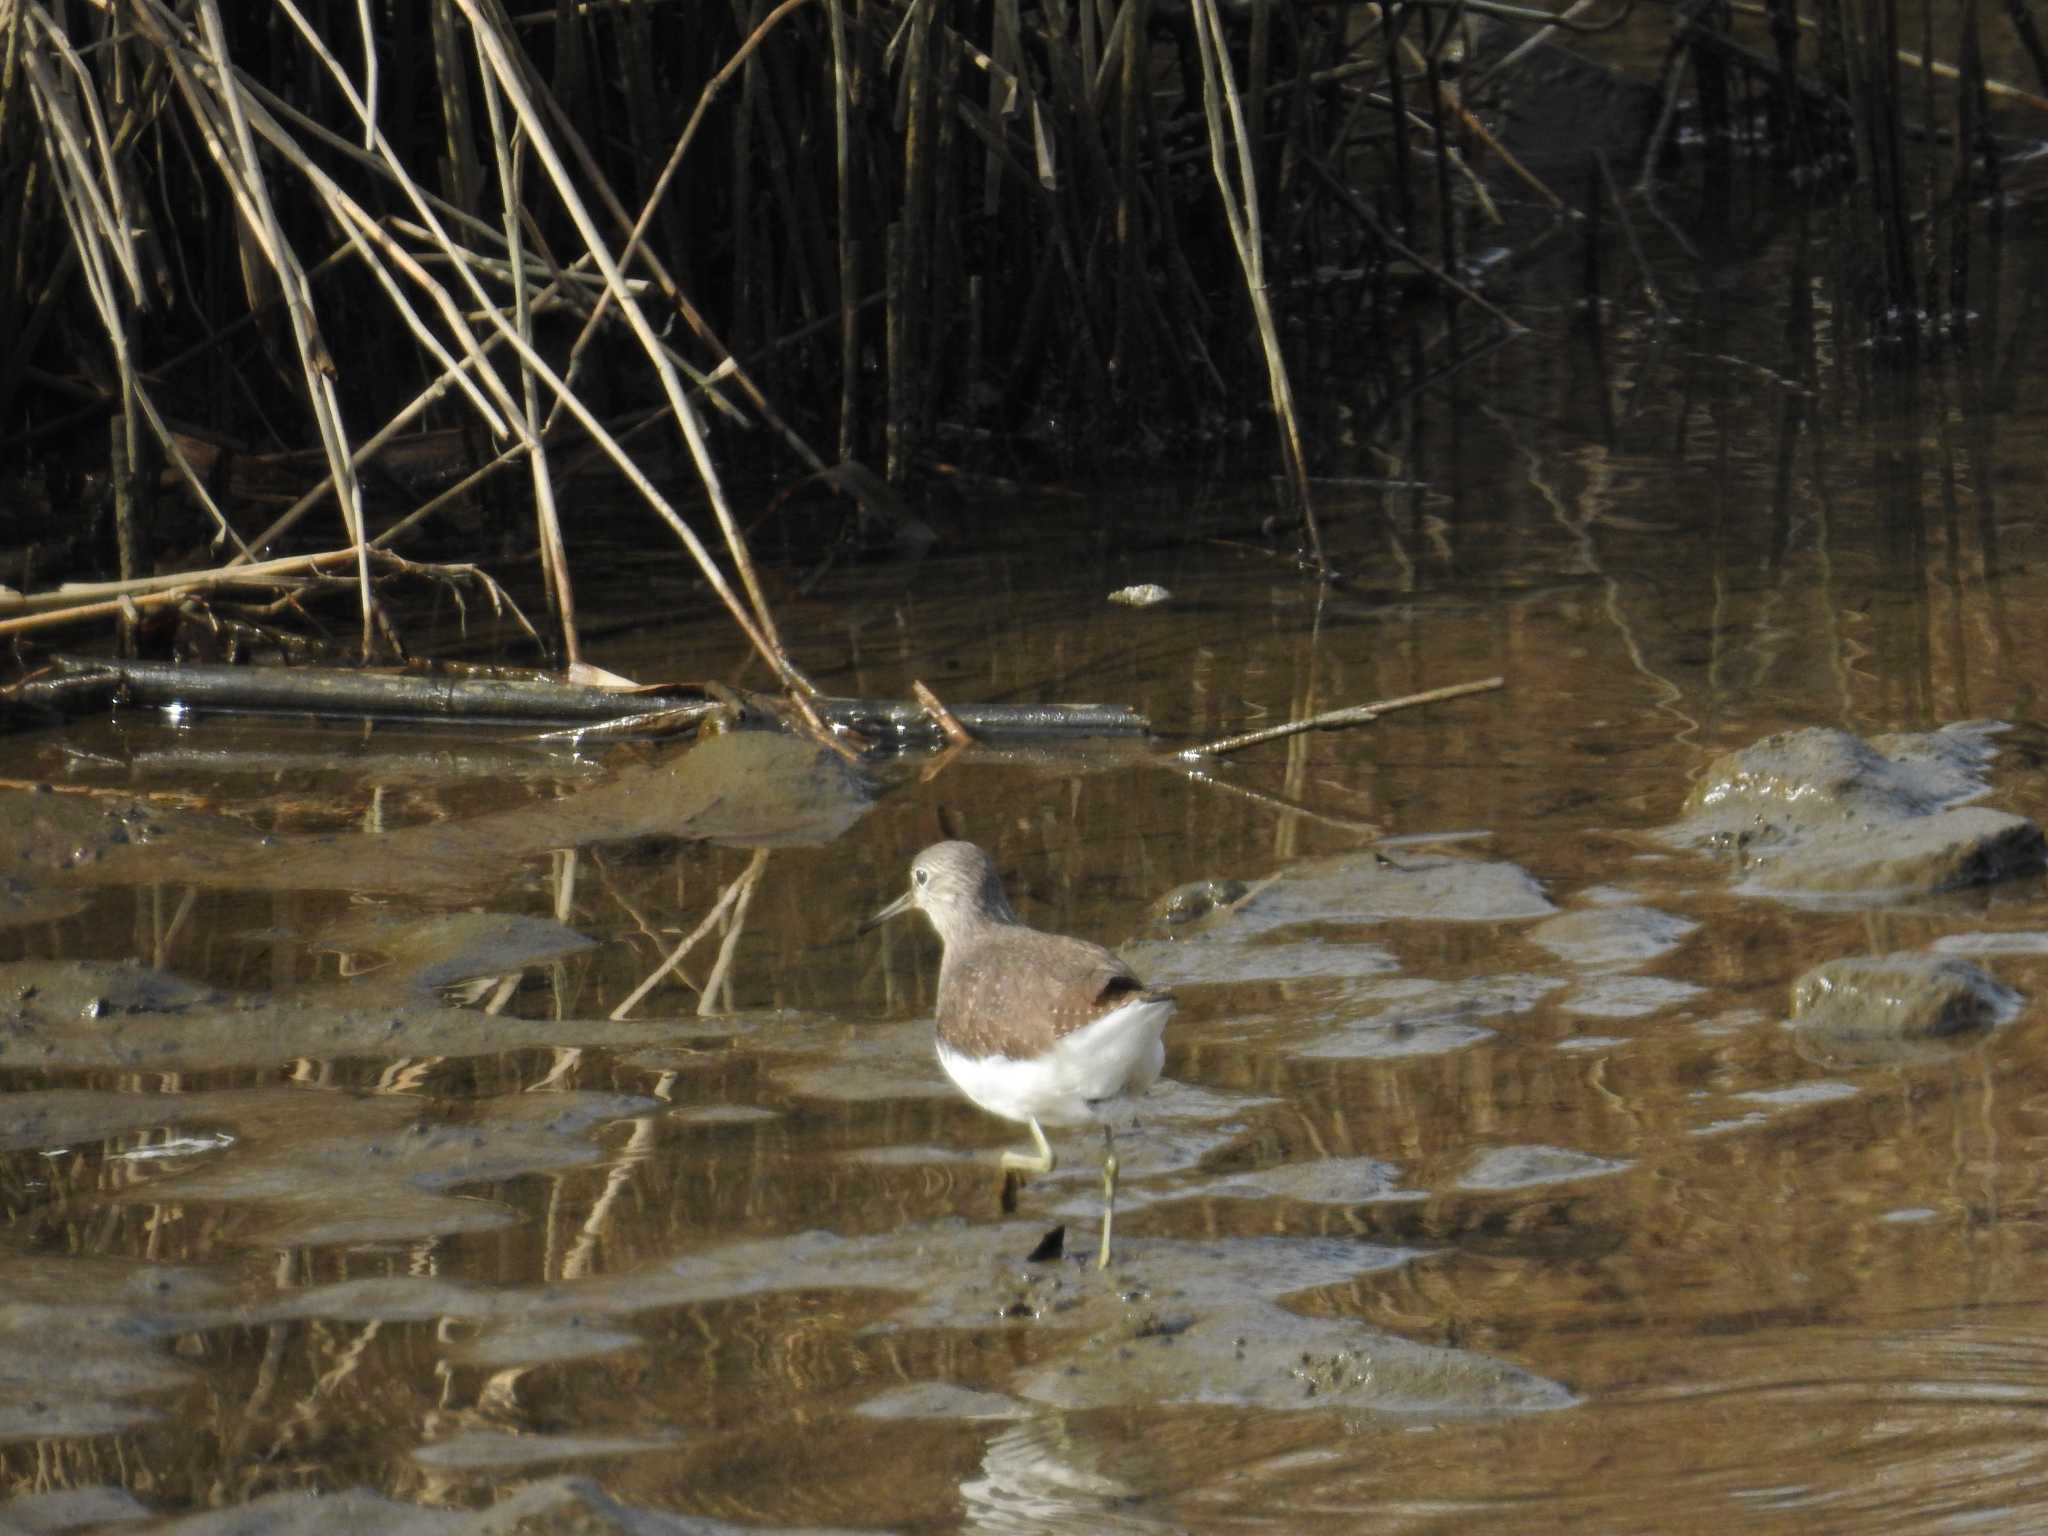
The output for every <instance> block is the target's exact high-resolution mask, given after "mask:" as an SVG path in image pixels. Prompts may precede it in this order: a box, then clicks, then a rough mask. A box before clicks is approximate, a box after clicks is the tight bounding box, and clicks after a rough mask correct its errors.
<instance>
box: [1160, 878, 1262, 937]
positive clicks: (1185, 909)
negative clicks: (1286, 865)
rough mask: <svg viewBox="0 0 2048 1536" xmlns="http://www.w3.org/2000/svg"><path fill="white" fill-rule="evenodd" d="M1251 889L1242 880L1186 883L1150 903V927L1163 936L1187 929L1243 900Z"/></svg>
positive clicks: (1193, 881) (1191, 881)
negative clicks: (1165, 933) (1159, 931)
mask: <svg viewBox="0 0 2048 1536" xmlns="http://www.w3.org/2000/svg"><path fill="white" fill-rule="evenodd" d="M1250 891H1251V887H1250V886H1248V885H1246V884H1245V883H1244V881H1242V880H1229V879H1224V880H1190V881H1189V882H1188V883H1187V884H1186V885H1177V886H1175V887H1174V888H1173V889H1172V890H1170V891H1168V892H1167V893H1166V894H1165V895H1164V896H1162V897H1160V898H1159V899H1158V900H1157V901H1155V902H1153V903H1152V910H1151V918H1152V922H1153V924H1154V926H1155V927H1156V928H1158V929H1159V930H1161V931H1163V932H1171V931H1173V930H1174V929H1178V928H1189V927H1191V926H1192V925H1194V924H1197V923H1200V922H1202V921H1203V920H1204V919H1207V918H1210V917H1212V916H1214V915H1215V914H1216V913H1217V912H1219V911H1227V910H1228V909H1229V908H1231V907H1233V906H1235V905H1236V904H1237V903H1238V902H1240V901H1242V900H1244V898H1245V896H1246V895H1247V894H1249V892H1250Z"/></svg>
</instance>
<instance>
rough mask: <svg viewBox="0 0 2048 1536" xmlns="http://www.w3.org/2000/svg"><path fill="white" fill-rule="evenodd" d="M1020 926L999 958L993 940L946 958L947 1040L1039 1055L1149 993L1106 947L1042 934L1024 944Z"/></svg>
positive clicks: (942, 1004)
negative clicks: (994, 953) (994, 954)
mask: <svg viewBox="0 0 2048 1536" xmlns="http://www.w3.org/2000/svg"><path fill="white" fill-rule="evenodd" d="M1016 931H1017V930H1015V929H1012V930H1010V933H1009V937H1008V941H1007V942H1006V943H1005V944H1003V945H1002V946H1000V947H1001V949H1002V959H1001V962H1000V963H992V959H991V956H990V954H989V953H988V948H989V947H988V946H987V945H979V946H976V947H975V948H973V949H969V950H967V951H965V952H963V953H962V954H960V955H959V956H958V957H957V958H956V957H955V956H954V955H952V954H950V953H949V954H948V955H947V956H946V962H947V963H946V965H945V967H944V969H943V971H942V973H941V975H940V978H939V1016H940V1017H941V1018H942V1019H944V1020H947V1021H948V1023H947V1025H946V1038H947V1042H948V1044H950V1045H951V1046H952V1047H953V1049H955V1050H957V1051H960V1052H961V1053H963V1054H964V1055H968V1056H990V1055H1001V1056H1020V1055H1037V1054H1039V1053H1041V1052H1043V1051H1046V1050H1049V1049H1051V1047H1052V1043H1053V1041H1055V1040H1057V1039H1058V1038H1059V1037H1060V1036H1062V1035H1068V1034H1072V1033H1073V1032H1074V1031H1075V1030H1077V1029H1079V1028H1081V1027H1082V1026H1083V1025H1084V1024H1087V1023H1088V1022H1089V1021H1090V1020H1092V1019H1095V1018H1097V1017H1099V1016H1100V1015H1102V1014H1103V1013H1105V1012H1107V1011H1108V1010H1109V1009H1111V1008H1114V1007H1117V1006H1118V1005H1119V1004H1121V1003H1123V1002H1124V1001H1125V1000H1127V999H1128V998H1129V997H1132V996H1137V995H1140V994H1144V993H1145V992H1146V991H1147V988H1146V987H1145V985H1144V983H1143V982H1141V981H1139V980H1138V978H1137V977H1136V976H1135V975H1133V974H1132V973H1131V968H1130V967H1129V966H1127V965H1125V964H1124V963H1123V961H1121V960H1119V959H1118V958H1117V957H1116V956H1115V955H1114V954H1112V953H1110V951H1108V950H1106V949H1104V948H1103V947H1102V946H1101V945H1099V944H1090V943H1088V942H1087V941H1085V940H1083V939H1070V938H1065V937H1062V936H1061V935H1058V934H1050V933H1038V932H1036V931H1031V934H1030V940H1029V941H1028V942H1025V943H1021V944H1020V943H1019V942H1018V941H1017V940H1016V938H1015V934H1016Z"/></svg>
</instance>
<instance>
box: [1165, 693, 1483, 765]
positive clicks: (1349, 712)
mask: <svg viewBox="0 0 2048 1536" xmlns="http://www.w3.org/2000/svg"><path fill="white" fill-rule="evenodd" d="M1505 681H1506V680H1505V679H1503V678H1498V677H1488V678H1482V679H1480V680H1479V681H1478V682H1476V683H1452V684H1449V685H1448V686H1446V687H1442V688H1430V689H1426V690H1424V691H1423V692H1421V693H1409V694H1403V695H1402V696H1401V697H1399V698H1394V699H1380V700H1378V701H1377V702H1375V703H1371V704H1353V705H1350V706H1348V707H1346V708H1344V709H1330V710H1325V711H1323V713H1321V714H1319V715H1310V716H1308V717H1307V718H1306V719H1302V720H1289V721H1287V722H1285V723H1284V724H1281V725H1274V726H1268V727H1267V728H1266V729H1264V730H1258V731H1246V732H1244V733H1243V734H1242V735H1239V736H1225V737H1222V738H1220V739H1219V740H1216V741H1212V742H1208V743H1205V744H1204V745H1202V746H1199V747H1187V748H1184V749H1183V750H1181V751H1179V752H1177V753H1175V754H1174V755H1175V756H1176V757H1179V758H1181V759H1182V760H1183V761H1188V762H1192V761H1195V760H1197V759H1200V758H1204V757H1221V756H1222V755H1223V754H1224V753H1226V752H1236V751H1238V750H1240V749H1241V748H1244V747H1255V746H1258V745H1260V744H1261V743H1263V742H1268V741H1279V740H1280V739H1282V738H1283V737H1287V736H1299V735H1300V734H1301V733H1302V732H1304V731H1327V730H1333V729H1335V728H1336V727H1338V726H1344V725H1369V724H1371V723H1372V722H1373V721H1375V720H1377V719H1379V717H1380V716H1381V715H1385V714H1391V713H1392V712H1393V711H1395V710H1397V709H1413V708H1415V707H1416V706H1417V705H1421V704H1439V703H1442V702H1443V701H1444V700H1445V699H1458V698H1463V697H1464V696H1465V695H1466V694H1468V693H1491V692H1493V691H1494V690H1495V689H1497V688H1500V687H1502V686H1504V684H1505Z"/></svg>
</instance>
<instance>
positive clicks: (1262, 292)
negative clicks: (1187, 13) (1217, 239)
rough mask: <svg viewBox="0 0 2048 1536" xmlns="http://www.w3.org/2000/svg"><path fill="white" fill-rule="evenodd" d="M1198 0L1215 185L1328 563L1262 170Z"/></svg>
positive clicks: (1212, 14) (1313, 542)
mask: <svg viewBox="0 0 2048 1536" xmlns="http://www.w3.org/2000/svg"><path fill="white" fill-rule="evenodd" d="M1193 6H1194V13H1195V38H1196V42H1197V45H1198V47H1199V49H1200V52H1201V58H1202V106H1203V114H1204V116H1205V117H1206V119H1207V121H1208V126H1209V154H1210V161H1211V164H1212V166H1213V168H1214V170H1215V174H1216V189H1217V191H1218V192H1219V193H1220V194H1221V196H1222V200H1223V210H1224V217H1225V219H1226V220H1227V221H1228V223H1229V226H1230V239H1231V243H1232V244H1233V245H1235V246H1236V248H1237V256H1238V261H1239V263H1240V264H1241V265H1242V266H1243V268H1244V280H1245V293H1246V296H1247V297H1248V298H1249V299H1250V300H1251V306H1252V314H1253V317H1254V319H1255V320H1256V322H1257V324H1258V328H1259V343H1260V346H1261V348H1262V349H1263V350H1264V352H1265V357H1266V377H1267V381H1268V383H1269V385H1270V387H1271V390H1272V395H1273V412H1274V414H1275V415H1276V416H1277V417H1278V418H1279V420H1280V431H1281V445H1282V453H1283V456H1284V462H1285V464H1286V467H1287V480H1288V487H1289V489H1290V491H1291V492H1292V494H1293V498H1294V504H1295V509H1296V511H1298V512H1299V513H1300V515H1301V520H1302V526H1303V528H1304V530H1305V531H1306V532H1307V534H1308V537H1309V546H1310V549H1311V550H1312V552H1313V554H1314V558H1315V562H1316V566H1317V568H1318V569H1322V568H1324V565H1325V562H1324V559H1323V537H1322V532H1321V530H1320V529H1319V528H1318V527H1317V526H1316V516H1315V506H1314V502H1313V500H1312V498H1311V497H1310V494H1309V487H1308V466H1307V464H1306V462H1305V461H1304V459H1303V456H1302V448H1301V426H1300V423H1299V421H1298V420H1297V419H1296V417H1295V411H1294V392H1293V388H1292V386H1291V385H1290V384H1289V383H1288V378H1287V361H1286V359H1285V358H1284V357H1283V356H1282V355H1281V352H1280V335H1279V331H1278V329H1277V328H1276V327H1275V325H1274V324H1273V308H1272V305H1271V304H1270V303H1269V302H1268V300H1267V291H1266V273H1265V255H1264V251H1263V249H1262V247H1263V241H1264V236H1263V234H1262V233H1261V230H1260V221H1259V183H1258V173H1257V170H1256V168H1255V166H1254V164H1253V156H1252V148H1251V136H1250V134H1249V133H1248V132H1247V131H1246V128H1245V122H1244V111H1243V107H1242V105H1241V103H1240V102H1239V100H1238V94H1237V82H1236V78H1235V76H1234V75H1233V74H1232V73H1231V68H1232V66H1231V64H1230V43H1229V39H1228V38H1227V37H1225V36H1224V32H1223V20H1222V18H1221V17H1220V16H1219V15H1218V14H1217V11H1216V0H1193ZM1226 108H1227V110H1228V112H1229V116H1230V135H1229V138H1228V140H1226V136H1225V133H1224V126H1223V119H1224V113H1225V110H1226ZM1231 144H1234V146H1235V149H1236V156H1237V180H1236V183H1235V185H1233V183H1232V180H1231V174H1230V167H1229V163H1228V161H1229V148H1228V145H1231Z"/></svg>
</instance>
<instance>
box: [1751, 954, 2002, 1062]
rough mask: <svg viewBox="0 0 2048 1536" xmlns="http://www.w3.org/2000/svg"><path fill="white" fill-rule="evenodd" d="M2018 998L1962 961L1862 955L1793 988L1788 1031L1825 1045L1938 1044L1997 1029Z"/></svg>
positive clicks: (1833, 963)
mask: <svg viewBox="0 0 2048 1536" xmlns="http://www.w3.org/2000/svg"><path fill="white" fill-rule="evenodd" d="M2021 1001H2022V999H2021V997H2020V994H2019V993H2017V992H2015V991H2013V989H2012V988H2010V987H2006V986H2001V985H2000V984H1999V983H1998V982H1996V981H1994V980H1993V979H1992V978H1991V977H1990V976H1988V975H1986V974H1985V973H1984V972H1983V971H1981V970H1979V969H1978V968H1977V967H1976V966H1974V965H1971V964H1970V963H1969V962H1968V961H1966V960H1958V959H1954V958H1953V957H1946V956H1943V957H1936V956H1931V955H1865V956H1855V957H1850V958H1846V959H1841V960H1830V961H1828V962H1827V963H1826V964H1824V965H1818V966H1815V967H1814V968H1813V969H1812V970H1810V971H1808V972H1807V973H1806V974H1805V975H1803V976H1801V977H1800V978H1799V979H1798V980H1797V981H1796V982H1794V983H1793V985H1792V1028H1793V1029H1795V1030H1797V1031H1798V1032H1799V1033H1800V1034H1801V1035H1802V1036H1806V1037H1810V1038H1814V1039H1819V1040H1826V1041H1836V1042H1840V1041H1914V1040H1941V1039H1946V1038H1948V1037H1950V1036H1953V1035H1961V1034H1968V1033H1974V1032H1976V1031H1980V1030H1985V1029H1989V1028H1991V1027H1992V1026H1993V1025H1996V1024H2002V1023H2004V1022H2006V1021H2007V1020H2008V1019H2010V1018H2012V1017H2013V1015H2014V1014H2016V1013H2017V1012H2018V1011H2019V1006H2020V1003H2021Z"/></svg>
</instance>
